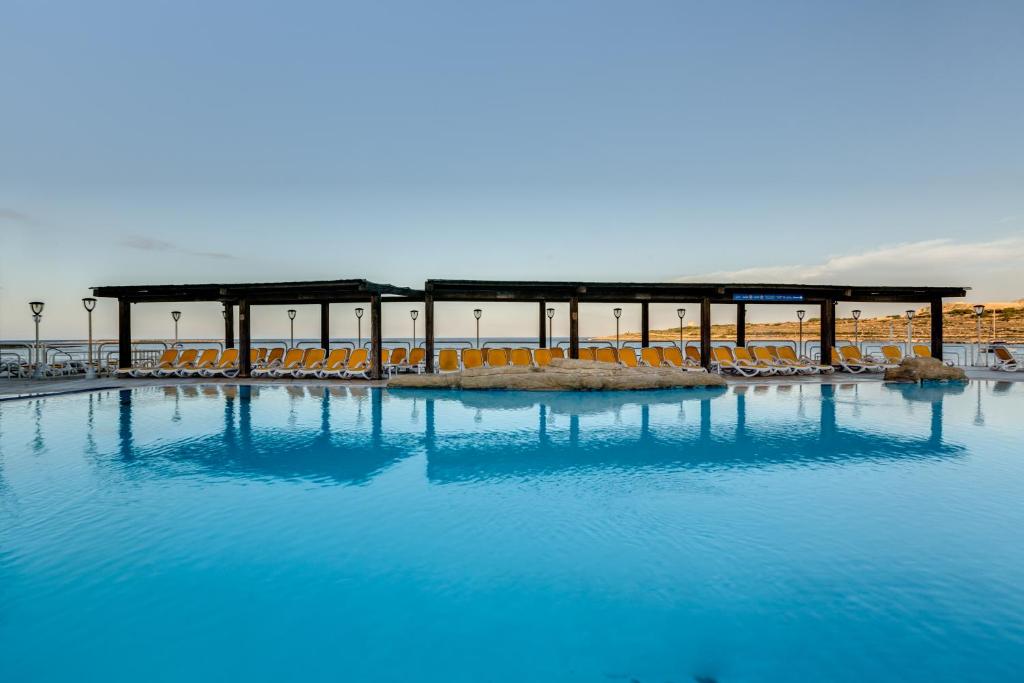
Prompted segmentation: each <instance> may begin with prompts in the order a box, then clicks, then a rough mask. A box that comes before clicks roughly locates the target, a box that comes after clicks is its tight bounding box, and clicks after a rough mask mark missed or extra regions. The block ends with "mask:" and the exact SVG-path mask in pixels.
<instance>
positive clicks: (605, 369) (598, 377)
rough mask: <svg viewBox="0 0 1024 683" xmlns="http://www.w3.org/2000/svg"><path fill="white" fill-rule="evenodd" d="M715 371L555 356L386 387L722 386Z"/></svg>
mask: <svg viewBox="0 0 1024 683" xmlns="http://www.w3.org/2000/svg"><path fill="white" fill-rule="evenodd" d="M724 385H725V380H724V379H722V378H721V377H720V376H718V375H715V374H708V373H703V372H682V371H680V370H673V369H671V368H647V367H640V368H626V367H622V366H620V365H617V364H614V363H600V362H597V361H587V360H572V359H555V360H552V361H551V365H549V366H547V367H544V368H524V367H513V366H508V367H500V368H474V369H472V370H466V371H464V372H452V373H447V374H443V375H441V374H436V375H399V376H398V377H394V378H393V379H391V380H390V381H389V382H388V386H389V387H419V388H432V389H441V388H458V389H514V390H520V391H624V390H633V389H672V388H676V387H700V386H724Z"/></svg>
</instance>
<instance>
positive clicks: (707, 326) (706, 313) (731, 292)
mask: <svg viewBox="0 0 1024 683" xmlns="http://www.w3.org/2000/svg"><path fill="white" fill-rule="evenodd" d="M966 295H967V289H966V288H964V287H846V286H835V285H776V284H735V283H732V284H728V283H723V284H707V283H704V284H694V283H665V282H655V283H638V282H519V281H514V280H427V282H426V284H425V285H424V298H423V301H424V313H425V314H424V319H425V324H426V331H425V343H426V350H427V354H426V355H427V362H428V363H432V362H433V357H434V356H433V353H434V302H435V301H518V302H530V301H536V302H539V305H538V310H539V314H538V320H539V328H538V329H539V335H538V338H537V339H538V343H539V344H540V346H542V347H543V346H545V345H546V335H545V326H544V325H545V315H544V309H545V307H546V305H547V303H548V302H552V301H568V302H569V355H570V356H571V357H573V358H575V357H577V356H578V354H579V339H580V334H579V305H580V302H606V303H628V302H631V301H635V302H637V303H639V304H640V311H641V330H640V335H641V344H642V345H643V346H646V345H647V344H648V343H649V332H650V316H649V305H650V304H652V303H672V304H681V303H697V304H699V305H700V311H701V316H700V344H701V358H702V359H703V363H704V365H705V366H707V365H708V364H709V363H710V360H711V304H726V303H728V304H734V305H735V306H736V343H737V344H740V345H743V344H745V343H746V330H745V326H746V306H747V304H748V303H755V304H789V305H803V304H806V305H817V306H819V307H820V309H821V333H820V336H821V354H822V358H826V359H827V358H830V357H831V353H832V347H833V346H834V345H835V336H836V334H835V324H836V319H835V305H836V303H837V302H840V301H856V302H861V303H894V302H895V303H927V304H929V305H930V306H931V312H932V315H931V346H932V353H933V354H934V355H935V356H937V357H941V356H942V300H943V298H946V297H963V296H966Z"/></svg>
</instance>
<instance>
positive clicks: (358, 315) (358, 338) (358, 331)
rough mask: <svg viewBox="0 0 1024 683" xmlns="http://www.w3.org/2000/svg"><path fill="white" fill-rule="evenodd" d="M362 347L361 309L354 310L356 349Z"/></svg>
mask: <svg viewBox="0 0 1024 683" xmlns="http://www.w3.org/2000/svg"><path fill="white" fill-rule="evenodd" d="M362 345H363V309H361V308H357V309H356V348H357V349H358V348H360V347H362Z"/></svg>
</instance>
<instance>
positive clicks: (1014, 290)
mask: <svg viewBox="0 0 1024 683" xmlns="http://www.w3.org/2000/svg"><path fill="white" fill-rule="evenodd" d="M1022 265H1024V234H1014V235H1009V236H1007V237H1004V238H1000V239H994V240H990V241H979V242H965V241H958V240H953V239H936V240H926V241H922V242H906V243H902V244H894V245H888V246H879V247H875V248H866V249H861V250H856V251H855V250H851V251H850V252H849V253H846V254H841V255H837V256H831V257H829V258H827V259H826V260H825V261H824V262H822V263H811V264H794V265H784V266H766V267H755V268H745V269H741V270H730V271H718V272H713V273H704V274H701V275H693V276H686V277H681V278H678V279H677V281H679V282H746V283H760V282H771V283H794V284H796V283H798V284H836V285H911V286H913V285H921V286H929V285H938V286H943V285H948V286H966V287H971V288H973V289H974V290H975V291H974V292H972V294H971V296H972V298H978V297H981V298H988V299H993V298H1002V299H1008V298H1013V299H1016V298H1020V297H1022V296H1024V280H1022V277H1021V267H1022Z"/></svg>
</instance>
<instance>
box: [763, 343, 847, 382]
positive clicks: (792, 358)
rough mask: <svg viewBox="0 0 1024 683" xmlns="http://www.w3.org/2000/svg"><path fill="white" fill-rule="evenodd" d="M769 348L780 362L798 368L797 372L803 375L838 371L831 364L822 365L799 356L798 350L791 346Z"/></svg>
mask: <svg viewBox="0 0 1024 683" xmlns="http://www.w3.org/2000/svg"><path fill="white" fill-rule="evenodd" d="M768 350H769V351H772V352H773V353H774V355H775V357H776V358H777V359H778V360H779V362H781V363H784V364H786V365H788V366H790V367H792V368H796V371H797V373H799V374H801V375H817V374H819V373H824V374H831V373H833V372H835V371H836V369H835V368H834V367H832V366H831V365H822V364H821V363H815V362H814V361H813V360H811V359H810V358H799V357H797V355H796V351H795V350H794V349H793V347H791V346H769V347H768Z"/></svg>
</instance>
